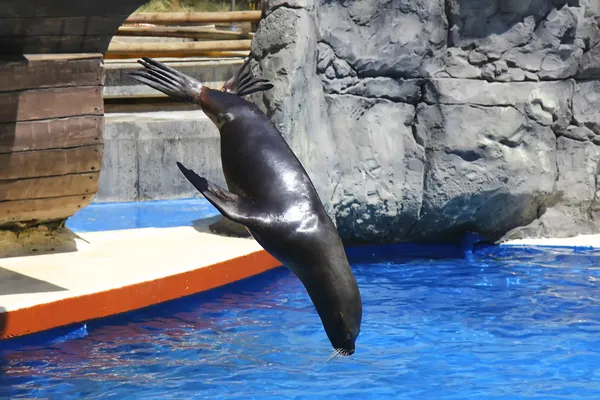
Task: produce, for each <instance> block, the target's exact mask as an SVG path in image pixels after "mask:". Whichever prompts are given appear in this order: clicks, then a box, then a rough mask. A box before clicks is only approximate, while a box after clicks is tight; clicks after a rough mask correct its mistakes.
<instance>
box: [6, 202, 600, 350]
mask: <svg viewBox="0 0 600 400" xmlns="http://www.w3.org/2000/svg"><path fill="white" fill-rule="evenodd" d="M203 202H204V203H203ZM206 203H207V202H206V201H205V200H203V199H195V200H190V201H187V200H181V201H174V202H167V203H165V204H167V205H165V204H163V203H160V202H148V203H145V205H143V206H139V203H138V205H133V206H132V205H131V203H130V204H129V205H128V204H124V205H116V206H111V205H93V206H90V207H87V208H86V209H84V210H82V211H81V212H80V213H79V216H77V215H76V216H75V217H74V218H75V222H73V224H72V225H74V228H73V227H72V226H71V228H72V230H73V231H74V232H76V234H77V235H78V236H79V237H78V238H75V239H74V242H75V246H73V248H72V249H70V250H69V251H62V252H60V251H58V252H54V253H49V254H39V255H28V256H22V257H7V258H0V339H7V338H12V337H17V336H23V335H27V334H30V333H35V332H40V331H44V330H48V329H52V328H56V327H60V326H65V325H70V324H73V323H85V322H86V321H89V320H91V319H95V318H101V317H105V316H109V315H114V314H118V313H123V312H127V311H132V310H135V309H139V308H142V307H146V306H150V305H154V304H157V303H160V302H164V301H168V300H172V299H176V298H179V297H183V296H187V295H191V294H195V293H199V292H202V291H206V290H210V289H213V288H216V287H219V286H222V285H226V284H229V283H232V282H235V281H238V280H241V279H244V278H248V277H251V276H254V275H257V274H260V273H262V272H264V271H267V270H269V269H272V268H276V267H278V266H280V265H281V264H280V263H279V262H278V261H277V260H275V259H274V258H273V257H272V256H270V255H269V254H268V253H267V252H266V251H265V250H264V249H262V247H261V246H260V245H259V244H258V243H257V242H256V241H255V240H254V239H243V238H230V237H223V236H218V235H215V234H213V233H211V232H210V231H209V230H208V224H209V223H210V222H212V221H214V218H213V219H212V221H211V220H210V218H206V216H212V217H214V216H215V214H216V210H214V209H213V208H211V206H207V204H206ZM174 205H175V206H174ZM169 207H170V208H169ZM148 210H150V211H148ZM152 210H154V211H152ZM198 214H202V215H203V216H204V217H205V218H204V219H203V220H201V221H200V222H198V220H196V221H191V219H192V216H194V217H197V216H198ZM165 216H168V218H166V217H165ZM161 221H162V222H161ZM164 221H167V222H166V223H165V222H164ZM67 226H69V224H67ZM502 245H504V246H568V247H571V246H573V247H596V248H600V235H587V236H579V237H575V238H565V239H528V240H526V239H523V240H513V241H509V242H506V243H503V244H502Z"/></svg>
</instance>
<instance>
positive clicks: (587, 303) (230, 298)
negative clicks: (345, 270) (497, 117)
mask: <svg viewBox="0 0 600 400" xmlns="http://www.w3.org/2000/svg"><path fill="white" fill-rule="evenodd" d="M405 248H406V247H405ZM398 250H399V248H398V247H394V246H385V247H380V248H379V251H378V250H377V248H375V247H370V248H363V249H362V252H361V251H360V250H358V249H355V250H354V255H353V256H352V260H353V262H352V267H353V270H354V272H355V274H356V277H357V279H358V282H359V286H360V288H361V291H362V296H363V302H364V317H363V325H362V331H361V335H360V336H359V338H358V342H357V350H356V353H355V354H354V355H353V356H352V357H350V358H344V359H338V360H334V361H333V362H329V363H326V360H327V358H328V356H329V355H330V353H331V348H330V344H329V342H328V340H327V337H326V336H325V334H324V332H323V328H322V326H321V322H320V320H319V317H318V316H317V314H316V313H315V311H314V308H313V306H312V304H311V302H310V299H309V298H308V295H307V294H306V292H305V290H304V288H303V287H302V285H301V283H300V282H299V281H298V279H297V278H296V277H295V276H294V275H292V274H291V273H290V272H289V271H288V270H287V269H285V268H278V269H275V270H273V271H269V272H266V273H264V274H261V275H259V276H256V277H253V278H249V279H246V280H244V281H241V282H237V283H234V284H231V285H227V286H226V287H223V288H219V289H215V290H212V291H209V292H205V293H202V294H199V295H195V296H190V297H187V298H184V299H179V300H176V301H172V302H168V303H163V304H159V305H156V306H153V307H149V308H146V309H143V310H139V311H136V312H131V313H127V314H122V315H119V316H115V317H111V318H107V319H103V320H98V321H89V322H88V323H87V325H86V326H82V325H79V326H74V327H70V328H68V329H65V328H63V329H62V330H56V331H55V332H54V335H52V334H51V333H50V332H46V333H44V334H39V335H34V336H31V337H29V338H22V339H17V340H14V341H8V342H0V348H2V347H3V348H4V350H2V351H0V398H10V397H11V396H12V397H15V398H18V397H30V398H31V397H38V398H44V397H46V398H50V399H55V398H56V399H79V398H86V399H104V398H118V399H124V400H126V399H135V400H138V399H170V398H172V399H224V398H227V399H301V400H302V399H313V398H317V399H330V400H333V399H344V400H348V399H366V400H371V399H399V400H402V399H558V398H564V399H573V400H579V399H598V398H600V297H599V295H598V293H600V287H599V283H598V282H600V268H599V266H600V251H599V250H591V249H569V248H554V249H551V248H520V247H515V248H510V247H506V248H505V247H493V246H487V247H475V248H472V249H470V251H468V252H465V256H463V257H460V256H456V257H452V258H433V256H435V255H436V253H437V252H438V250H439V248H436V247H433V246H432V247H429V254H430V255H431V256H432V257H429V258H414V257H408V256H406V255H405V254H402V252H400V251H398ZM379 253H381V254H383V256H381V254H379ZM378 254H379V255H378ZM28 341H29V342H28Z"/></svg>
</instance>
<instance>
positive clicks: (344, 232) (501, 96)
mask: <svg viewBox="0 0 600 400" xmlns="http://www.w3.org/2000/svg"><path fill="white" fill-rule="evenodd" d="M263 7H264V8H263V12H264V18H263V20H262V21H261V23H260V25H259V27H258V31H257V33H256V36H255V38H254V40H253V53H254V54H255V56H256V57H257V59H258V69H259V71H258V73H259V74H260V75H262V76H264V77H266V78H267V79H270V80H272V81H273V82H274V83H275V88H274V89H273V90H271V91H269V92H266V93H262V94H259V95H256V97H255V98H254V101H256V102H257V103H258V104H259V105H260V106H261V107H262V108H263V110H265V111H266V112H267V113H268V115H269V116H270V117H271V118H272V119H273V121H274V122H275V123H276V124H277V125H278V126H279V127H280V129H281V131H282V132H283V134H284V136H285V138H286V139H287V141H288V143H290V145H291V146H292V148H293V149H294V151H295V153H296V154H297V155H298V157H299V158H300V160H301V161H302V163H303V164H304V166H305V167H306V169H307V170H308V172H309V174H310V176H311V177H312V179H313V181H314V183H315V185H316V187H317V190H318V191H319V194H320V196H321V199H322V200H323V202H324V204H325V205H326V207H327V210H328V212H329V213H330V215H331V216H332V218H333V219H334V221H335V222H336V224H337V226H338V229H339V231H340V234H341V236H342V237H343V238H344V239H346V240H348V241H358V242H397V241H404V240H448V239H449V240H451V239H454V238H459V237H460V236H461V234H462V233H464V232H466V231H472V232H478V233H479V234H481V235H484V236H486V237H488V238H489V239H491V240H499V239H505V238H515V237H523V236H527V237H532V236H533V237H540V236H549V235H552V236H569V235H574V234H584V233H592V232H600V171H599V166H600V29H599V27H598V24H599V23H600V1H598V0H580V1H576V0H574V1H566V0H446V1H444V0H387V1H386V0H354V1H350V0H348V1H344V0H337V1H336V0H320V1H319V0H288V1H281V0H267V1H265V2H264V5H263Z"/></svg>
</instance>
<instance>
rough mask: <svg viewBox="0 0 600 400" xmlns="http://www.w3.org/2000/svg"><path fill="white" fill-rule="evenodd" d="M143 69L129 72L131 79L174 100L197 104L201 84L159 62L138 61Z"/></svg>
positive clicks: (143, 58)
mask: <svg viewBox="0 0 600 400" xmlns="http://www.w3.org/2000/svg"><path fill="white" fill-rule="evenodd" d="M138 63H140V64H141V65H142V66H144V69H139V70H137V71H134V72H130V73H129V74H128V75H129V76H131V77H132V78H133V79H135V80H137V81H139V82H141V83H144V84H146V85H148V86H150V87H151V88H153V89H156V90H158V91H160V92H163V93H164V94H166V95H168V96H169V97H172V98H174V99H177V100H180V101H184V102H186V103H198V96H199V94H200V89H201V88H202V83H200V82H198V81H197V80H196V79H194V78H192V77H190V76H187V75H185V74H183V73H181V72H179V71H177V70H175V69H173V68H171V67H169V66H167V65H165V64H163V63H161V62H158V61H156V60H153V59H151V58H148V57H142V59H141V60H138Z"/></svg>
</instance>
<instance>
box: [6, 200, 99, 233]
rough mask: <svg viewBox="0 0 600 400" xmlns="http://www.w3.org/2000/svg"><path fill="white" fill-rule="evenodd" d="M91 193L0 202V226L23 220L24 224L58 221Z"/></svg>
mask: <svg viewBox="0 0 600 400" xmlns="http://www.w3.org/2000/svg"><path fill="white" fill-rule="evenodd" d="M92 198H93V196H92V195H76V196H62V197H51V198H47V199H32V200H15V201H3V202H0V226H1V227H7V226H12V225H18V224H17V223H18V222H24V223H25V225H33V224H35V223H43V222H51V221H60V220H62V219H65V218H68V217H70V216H71V215H73V214H75V213H76V212H77V211H78V210H80V209H81V208H83V207H85V206H87V205H88V204H89V203H90V202H91V201H92Z"/></svg>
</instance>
